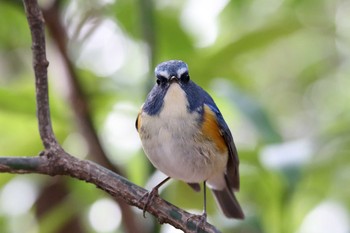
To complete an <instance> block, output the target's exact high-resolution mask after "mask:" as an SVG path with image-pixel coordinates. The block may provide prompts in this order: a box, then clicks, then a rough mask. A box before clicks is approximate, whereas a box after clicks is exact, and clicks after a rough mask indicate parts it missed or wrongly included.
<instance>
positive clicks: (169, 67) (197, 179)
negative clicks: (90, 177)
mask: <svg viewBox="0 0 350 233" xmlns="http://www.w3.org/2000/svg"><path fill="white" fill-rule="evenodd" d="M154 72H155V77H156V83H155V84H154V86H153V88H152V89H151V91H150V92H149V94H148V95H147V98H146V101H145V102H144V104H143V105H142V107H141V110H140V112H139V113H138V115H137V119H136V122H135V125H136V129H137V131H138V133H139V136H140V139H141V144H142V148H143V150H144V152H145V154H146V156H147V157H148V159H149V160H150V162H151V163H152V164H153V166H154V167H155V168H156V169H158V170H160V171H161V172H162V173H164V174H165V175H166V176H167V178H166V179H164V180H163V181H162V182H160V183H159V184H158V185H156V186H155V187H154V188H153V189H152V191H151V192H150V193H149V195H150V196H149V198H148V200H147V202H146V204H145V208H146V207H147V205H148V204H149V203H148V202H149V201H150V199H152V197H151V196H152V195H154V194H158V188H159V187H160V186H162V185H163V184H164V183H166V182H167V181H168V180H169V179H175V180H180V181H183V182H186V183H187V184H189V185H190V186H191V187H192V188H193V189H194V190H195V191H200V183H203V189H204V211H203V214H202V216H203V218H204V219H205V220H206V217H207V212H206V186H208V187H209V189H211V191H212V192H213V194H214V197H215V200H216V202H217V204H218V206H219V207H220V209H221V210H222V212H223V214H224V215H225V216H226V217H227V218H235V219H244V213H243V211H242V208H241V206H240V204H239V203H238V200H237V199H236V197H235V194H234V192H237V191H239V188H240V180H239V159H238V154H237V149H236V146H235V144H234V141H233V137H232V134H231V132H230V129H229V127H228V126H227V124H226V122H225V120H224V118H223V116H222V114H221V112H220V110H219V109H218V107H217V106H216V104H215V102H214V100H213V98H212V97H211V96H210V95H209V94H208V93H207V92H206V91H205V90H204V89H202V88H201V87H200V86H198V85H197V84H196V83H194V82H193V81H192V80H191V78H190V75H189V69H188V65H187V64H186V63H185V62H183V61H181V60H169V61H164V62H162V63H160V64H159V65H157V66H156V68H155V71H154ZM145 208H144V214H145Z"/></svg>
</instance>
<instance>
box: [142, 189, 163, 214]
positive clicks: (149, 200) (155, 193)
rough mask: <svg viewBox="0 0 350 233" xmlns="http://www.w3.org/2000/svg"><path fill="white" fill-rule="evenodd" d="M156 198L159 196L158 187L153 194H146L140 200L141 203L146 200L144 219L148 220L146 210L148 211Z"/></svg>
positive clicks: (153, 190)
mask: <svg viewBox="0 0 350 233" xmlns="http://www.w3.org/2000/svg"><path fill="white" fill-rule="evenodd" d="M155 196H158V188H157V187H155V188H153V189H152V191H151V192H147V193H145V194H144V195H143V196H142V197H141V198H140V200H139V201H142V200H143V199H144V198H146V202H145V205H144V206H143V209H142V210H143V212H142V213H143V217H144V218H146V210H147V208H148V206H149V205H150V204H151V203H152V201H153V198H154V197H155Z"/></svg>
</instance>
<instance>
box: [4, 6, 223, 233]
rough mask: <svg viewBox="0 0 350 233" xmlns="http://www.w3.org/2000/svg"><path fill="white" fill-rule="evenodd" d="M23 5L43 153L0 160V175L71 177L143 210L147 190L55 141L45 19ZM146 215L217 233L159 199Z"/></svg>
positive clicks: (183, 227) (188, 228)
mask: <svg viewBox="0 0 350 233" xmlns="http://www.w3.org/2000/svg"><path fill="white" fill-rule="evenodd" d="M24 6H25V11H26V15H27V19H28V23H29V27H30V31H31V34H32V41H33V42H32V50H33V67H34V73H35V85H36V101H37V115H38V116H37V117H38V124H39V132H40V137H41V139H42V142H43V144H44V147H45V150H44V151H43V152H42V153H40V156H35V157H0V172H7V173H14V174H27V173H38V174H44V175H50V176H56V175H65V176H70V177H73V178H75V179H79V180H83V181H86V182H88V183H92V184H94V185H96V186H97V187H98V188H100V189H102V190H104V191H105V192H107V193H109V194H110V195H111V196H112V197H115V198H121V199H123V200H124V201H125V202H126V203H127V204H129V205H133V206H136V207H138V208H140V209H143V207H144V205H145V201H146V198H142V197H144V196H145V195H146V194H147V190H145V189H143V188H141V187H139V186H137V185H135V184H133V183H131V182H130V181H128V180H127V179H125V178H124V177H122V176H120V175H117V174H116V173H114V172H112V171H110V170H108V169H106V168H104V167H102V166H100V165H98V164H95V163H93V162H91V161H87V160H79V159H77V158H75V157H73V156H71V155H70V154H68V153H66V152H65V151H64V150H63V149H62V147H61V146H60V145H59V143H58V142H57V140H56V138H55V136H54V132H53V130H52V125H51V118H50V107H49V98H48V78H47V67H48V64H49V63H48V61H47V59H46V51H45V32H44V19H43V16H42V13H41V10H40V8H39V6H38V3H37V0H24ZM147 212H149V213H151V214H153V215H154V216H155V217H156V218H157V219H158V221H159V222H160V223H169V224H171V225H173V226H174V227H176V228H179V229H181V230H183V231H184V232H208V233H212V232H216V233H217V232H219V231H218V230H217V229H216V228H215V227H213V226H212V225H210V224H209V223H203V224H200V220H199V218H195V217H194V215H192V214H190V213H188V212H186V211H184V210H182V209H179V208H178V207H176V206H174V205H172V204H170V203H168V202H166V201H164V200H163V199H161V198H160V197H159V196H155V197H154V198H153V200H152V203H151V205H149V206H148V208H147ZM189 219H190V220H189Z"/></svg>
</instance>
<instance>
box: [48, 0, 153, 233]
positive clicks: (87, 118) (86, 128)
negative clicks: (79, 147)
mask: <svg viewBox="0 0 350 233" xmlns="http://www.w3.org/2000/svg"><path fill="white" fill-rule="evenodd" d="M59 8H60V2H59V1H56V2H55V3H54V4H52V5H51V7H49V8H47V9H43V15H44V18H45V21H46V25H47V28H48V30H49V32H50V34H51V35H52V39H53V41H54V43H55V45H56V46H57V49H58V52H59V54H60V55H61V57H62V60H63V63H64V66H65V69H66V70H67V72H66V73H67V76H66V78H67V81H68V93H69V100H70V101H69V102H70V103H71V109H72V111H73V113H74V115H75V120H76V122H77V123H78V126H79V129H80V131H81V133H82V135H83V137H84V138H85V140H86V142H87V145H88V148H89V157H90V158H92V160H93V161H95V162H97V163H98V164H100V165H102V166H104V167H105V168H107V169H109V170H111V171H113V172H116V173H118V174H119V175H123V173H122V170H121V169H120V168H119V167H117V166H115V165H113V164H112V163H111V162H110V160H109V159H108V157H107V155H106V153H105V152H104V150H103V148H102V145H101V143H100V140H99V138H98V136H97V133H96V130H95V128H94V125H93V121H92V117H91V114H90V113H91V111H90V108H89V104H88V102H87V99H86V96H85V93H84V91H83V89H82V88H81V84H80V83H79V78H78V74H77V72H76V71H75V69H74V66H73V64H72V62H71V60H70V59H69V56H68V54H67V42H68V38H67V33H66V29H65V28H64V26H63V25H62V22H61V18H60V12H59ZM115 201H116V202H117V203H118V204H119V206H120V209H121V211H122V216H123V218H122V221H123V226H124V229H125V230H126V232H129V233H133V232H141V231H144V232H147V231H146V228H145V226H142V224H137V221H136V218H135V216H136V213H134V212H133V211H131V207H130V206H129V205H127V204H126V203H125V202H124V201H123V200H121V199H119V198H118V199H115Z"/></svg>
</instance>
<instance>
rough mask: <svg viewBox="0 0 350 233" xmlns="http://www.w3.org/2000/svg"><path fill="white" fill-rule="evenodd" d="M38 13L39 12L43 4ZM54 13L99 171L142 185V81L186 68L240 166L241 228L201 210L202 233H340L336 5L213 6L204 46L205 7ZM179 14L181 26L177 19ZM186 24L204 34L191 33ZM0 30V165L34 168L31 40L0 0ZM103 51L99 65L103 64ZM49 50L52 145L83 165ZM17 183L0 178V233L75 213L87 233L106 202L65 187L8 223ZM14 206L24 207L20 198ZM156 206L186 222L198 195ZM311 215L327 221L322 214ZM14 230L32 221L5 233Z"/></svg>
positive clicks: (345, 168) (346, 59)
mask: <svg viewBox="0 0 350 233" xmlns="http://www.w3.org/2000/svg"><path fill="white" fill-rule="evenodd" d="M40 2H41V3H42V6H43V7H44V8H45V7H46V8H47V7H50V4H51V1H40ZM60 2H61V4H60V7H59V12H60V18H61V20H62V22H63V23H64V26H65V27H66V30H67V32H68V36H69V51H68V53H69V55H70V59H71V61H72V62H73V64H74V65H75V69H76V72H77V74H78V76H79V81H80V83H81V85H82V88H83V90H84V92H85V93H86V97H87V99H86V101H87V102H88V104H89V106H90V107H91V111H92V112H91V114H92V116H93V121H94V125H95V127H96V129H97V132H98V134H99V135H100V139H101V141H102V144H103V145H104V148H105V150H106V152H107V154H108V155H109V156H110V159H111V160H112V161H113V162H114V163H115V164H116V165H117V166H119V167H122V168H123V169H124V170H125V171H126V174H127V177H128V178H129V179H130V180H132V181H133V182H135V183H137V184H139V185H141V186H145V184H146V182H147V180H148V178H149V177H150V176H151V173H152V172H153V171H154V169H153V168H152V166H151V165H150V163H149V162H148V161H147V159H146V158H145V156H144V154H143V152H142V149H141V148H140V143H139V141H138V139H137V136H136V137H135V135H136V131H135V129H134V125H133V122H134V119H135V118H136V115H137V111H138V109H139V106H141V104H142V102H143V100H144V99H145V96H146V94H147V92H148V91H149V87H150V86H151V85H153V82H154V79H153V76H152V70H153V68H154V66H155V64H156V63H158V62H161V61H164V60H169V59H181V60H184V61H186V62H187V63H188V65H189V68H190V74H191V77H192V79H193V80H194V81H195V82H196V83H198V84H199V85H201V86H202V87H204V88H205V89H206V90H208V91H209V92H210V93H211V94H212V95H213V97H214V99H215V100H216V102H217V103H218V105H219V107H220V109H221V110H222V112H223V115H224V117H225V119H226V121H227V123H228V124H229V126H230V128H231V131H232V133H233V135H234V138H235V142H236V145H237V147H238V151H239V157H240V161H241V166H240V172H241V190H240V192H239V193H238V194H237V196H238V199H239V201H240V203H241V205H242V207H243V209H244V211H245V214H246V219H245V220H244V221H236V220H227V219H225V218H224V217H223V215H222V214H221V213H219V212H218V210H217V208H216V206H215V203H214V201H213V199H212V198H211V197H210V198H209V203H208V205H209V221H210V222H212V223H213V224H214V225H216V226H217V227H218V228H219V229H220V230H222V231H223V232H251V233H257V232H266V233H281V232H284V233H292V232H300V233H308V232H311V233H312V232H321V231H317V229H319V228H317V226H318V225H320V226H323V225H322V224H323V223H324V222H326V221H327V218H329V217H332V216H335V218H337V219H344V218H345V219H346V221H338V222H335V223H334V224H335V225H331V227H332V228H331V229H327V228H324V229H323V230H324V231H322V232H337V233H338V232H339V233H341V232H344V233H345V232H349V229H350V222H349V216H350V198H349V197H350V188H349V187H348V186H349V184H350V156H349V153H350V104H349V102H350V92H349V87H350V46H349V45H350V33H349V32H350V28H349V25H350V20H349V16H348V13H349V12H350V2H349V1H348V0H338V1H333V0H303V1H300V0H249V1H243V0H235V1H219V2H221V4H223V7H222V9H220V10H218V13H217V15H216V16H215V17H213V19H212V21H213V22H214V26H215V28H216V30H217V33H215V30H214V32H213V33H214V40H212V41H211V42H210V43H209V42H208V43H207V44H205V45H201V43H200V41H201V39H203V38H204V39H205V36H206V34H205V32H206V30H208V31H209V30H211V28H212V26H211V25H210V24H206V22H207V21H205V20H204V19H205V18H206V12H207V11H203V12H204V13H202V14H198V13H197V11H198V12H201V10H203V9H207V8H208V9H209V11H210V9H211V7H210V6H209V7H207V5H210V4H209V3H208V2H210V1H203V2H201V1H195V0H191V1H162V0H155V1H153V2H151V1H149V4H152V5H149V7H147V8H144V7H141V3H140V1H130V0H118V1H112V0H111V1H107V0H105V1H92V0H91V1H87V0H84V1H83V0H74V1H60ZM204 2H206V3H204ZM212 2H213V3H211V4H212V5H213V6H212V8H213V9H214V8H215V6H214V5H215V2H216V1H212ZM202 4H203V5H202ZM193 6H195V7H193ZM186 9H187V12H188V9H190V10H189V12H192V13H193V14H188V13H187V15H186V14H185V10H186ZM208 9H207V10H208ZM215 9H216V8H215ZM144 11H147V12H144ZM208 14H209V13H208ZM198 15H200V16H198ZM196 16H198V17H201V18H200V19H196V18H195V17H196ZM145 17H146V18H145ZM149 17H151V18H149ZM191 17H192V18H191ZM191 19H192V20H193V21H196V20H197V21H198V20H204V21H203V23H202V25H200V26H198V25H197V26H196V25H195V24H193V21H192V20H191ZM107 21H108V22H109V24H105V23H106V22H107ZM0 22H1V23H0V125H1V127H0V154H1V155H11V156H12V155H13V156H17V155H21V156H23V155H26V156H27V155H28V156H33V155H36V154H38V153H39V152H40V150H41V149H42V145H41V142H40V138H39V135H38V132H37V122H36V115H35V96H34V91H35V89H34V81H33V80H34V79H33V72H32V68H31V49H30V46H31V41H30V32H29V29H28V25H27V22H26V18H25V14H24V11H23V6H22V5H21V3H20V2H19V1H0ZM106 25H107V26H106ZM111 25H112V26H111ZM191 25H192V26H191ZM191 27H192V28H191ZM101 28H103V30H101V31H98V29H101ZM189 28H190V29H189ZM149 31H151V32H153V33H151V34H150V33H147V32H149ZM198 31H199V32H201V33H202V34H200V33H199V34H198V33H197V34H196V33H195V32H198ZM95 33H100V37H98V38H99V40H96V39H95V40H93V38H94V35H95ZM104 33H105V34H104ZM107 33H114V34H115V37H112V38H113V40H107V39H106V38H107V36H106V37H104V35H107ZM101 34H102V36H101ZM118 38H119V39H118ZM120 38H122V39H120ZM152 41H153V42H154V43H153V44H152ZM114 43H119V44H120V49H119V50H116V49H112V48H111V47H110V46H111V45H112V44H114ZM102 46H104V48H105V50H107V51H108V52H109V53H108V52H107V59H106V58H103V56H104V55H101V54H102V52H103V51H102V50H103V49H101V48H102ZM47 47H48V60H49V61H50V67H49V77H50V104H51V115H52V121H53V126H54V130H55V133H56V135H57V137H58V138H59V141H60V142H61V143H62V144H63V146H64V147H65V149H66V150H68V151H71V152H73V153H74V154H75V155H77V156H79V157H84V156H86V153H85V154H84V153H82V151H86V149H84V147H86V145H84V143H78V142H77V141H76V140H75V139H76V137H75V136H76V135H79V134H80V133H81V132H79V130H78V126H77V123H76V122H75V119H74V117H73V111H72V109H71V108H70V105H69V104H68V103H69V99H68V98H67V87H66V85H67V83H66V82H65V81H64V80H65V67H64V65H63V64H62V62H61V59H62V58H61V57H60V55H59V52H58V51H57V49H56V46H55V44H54V41H53V40H52V38H50V34H49V33H48V34H47ZM83 51H90V53H89V54H90V57H88V56H82V54H83V53H82V52H83ZM96 63H98V64H100V63H101V64H102V65H101V66H100V67H101V69H103V67H104V66H103V65H104V64H106V65H105V66H106V67H111V66H112V67H113V66H114V65H115V67H116V69H115V70H113V72H110V73H109V74H103V72H102V73H101V72H100V71H98V70H97V69H95V68H94V67H92V66H91V65H89V64H96ZM72 135H73V136H74V137H72ZM80 152H81V153H80ZM21 177H22V176H15V175H8V174H1V175H0V232H5V233H7V232H24V231H26V232H57V231H55V229H58V228H59V227H60V224H64V223H65V222H66V221H67V219H69V217H70V216H72V215H73V214H74V213H77V214H78V215H79V216H80V217H81V220H82V222H83V225H84V230H85V231H86V232H96V231H98V229H96V228H93V226H92V225H91V223H90V221H89V218H88V215H89V213H90V210H91V209H90V207H91V205H92V204H93V203H94V202H95V201H97V200H98V199H100V198H106V197H107V195H105V194H103V193H102V192H101V191H100V190H97V189H95V188H94V187H92V186H91V185H89V184H86V183H82V182H79V181H72V180H70V179H64V181H65V184H66V187H67V189H68V190H69V193H70V194H69V195H68V196H67V197H66V198H65V199H64V201H63V202H62V204H61V205H59V206H58V207H56V208H55V209H54V210H51V211H50V212H48V213H47V215H45V217H44V218H41V219H40V220H37V218H36V217H35V214H34V213H35V210H36V208H37V207H36V206H35V203H34V202H33V203H31V204H30V205H29V207H28V208H24V207H23V205H22V206H19V207H18V206H17V207H11V208H18V209H19V211H17V212H16V211H14V212H11V211H9V209H8V207H6V206H7V205H5V203H9V202H11V201H12V202H16V200H9V199H8V195H6V193H7V192H9V191H8V190H11V189H9V187H12V186H11V183H15V181H18V179H22V178H21ZM27 178H28V180H30V182H29V183H30V184H31V185H32V186H33V187H34V190H35V191H34V193H36V196H38V195H39V193H40V192H41V191H42V190H43V187H44V186H45V185H47V184H50V182H52V178H51V177H40V178H39V176H27ZM28 180H27V181H28ZM27 181H26V182H27ZM17 183H18V182H17ZM16 187H17V186H16ZM14 190H15V189H14ZM21 195H22V197H19V198H20V199H24V200H26V193H22V194H21ZM162 196H163V197H164V199H166V200H168V201H170V202H172V203H174V204H176V205H178V206H180V207H182V208H184V209H196V210H198V211H201V208H202V194H201V193H200V194H199V193H195V192H193V191H192V190H191V189H190V188H189V187H187V186H186V185H184V184H183V183H181V182H177V181H175V182H173V183H172V184H170V185H169V186H168V187H167V188H166V189H165V190H164V192H162ZM323 206H326V207H327V208H328V209H327V208H326V209H325V211H323V212H322V208H321V207H323ZM334 206H335V207H337V208H335V207H334ZM72 207H73V208H72ZM316 211H321V212H319V213H318V215H315V213H316ZM333 211H334V212H333ZM327 214H328V215H327ZM137 215H138V216H139V217H140V221H141V222H142V221H145V220H143V219H142V217H141V216H142V215H141V213H139V212H137ZM313 216H318V218H315V217H313ZM344 216H345V217H344ZM149 218H151V217H149ZM23 219H31V220H27V221H24V222H23V224H21V225H16V223H20V222H22V220H23ZM311 220H312V221H311ZM310 225H311V226H313V227H314V228H312V227H310ZM157 228H158V227H156V228H155V229H157ZM28 229H29V231H28ZM159 229H161V228H158V230H159ZM315 229H316V230H315ZM339 229H340V230H339ZM342 229H345V231H342ZM346 229H347V231H346ZM101 232H102V231H101ZM104 232H105V231H104ZM118 232H123V227H122V226H119V227H118Z"/></svg>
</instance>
